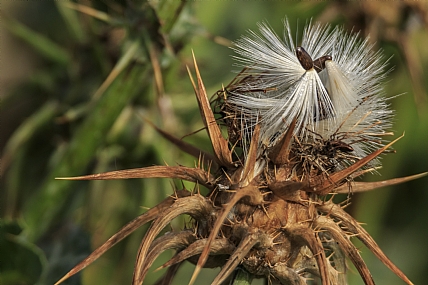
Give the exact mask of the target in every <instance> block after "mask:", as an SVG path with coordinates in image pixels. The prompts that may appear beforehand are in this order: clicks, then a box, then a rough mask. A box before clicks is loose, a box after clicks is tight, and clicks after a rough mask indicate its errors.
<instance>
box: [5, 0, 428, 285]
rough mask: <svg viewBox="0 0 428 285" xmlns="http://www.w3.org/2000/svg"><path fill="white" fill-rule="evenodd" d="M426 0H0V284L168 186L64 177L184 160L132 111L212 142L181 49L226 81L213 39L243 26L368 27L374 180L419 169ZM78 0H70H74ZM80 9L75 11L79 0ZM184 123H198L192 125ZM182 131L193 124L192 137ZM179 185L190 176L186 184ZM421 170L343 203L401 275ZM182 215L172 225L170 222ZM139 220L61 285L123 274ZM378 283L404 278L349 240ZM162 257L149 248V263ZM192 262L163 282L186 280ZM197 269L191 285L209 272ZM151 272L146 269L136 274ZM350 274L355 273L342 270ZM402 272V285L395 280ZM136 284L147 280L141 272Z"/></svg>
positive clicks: (96, 238) (425, 148)
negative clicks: (381, 141)
mask: <svg viewBox="0 0 428 285" xmlns="http://www.w3.org/2000/svg"><path fill="white" fill-rule="evenodd" d="M427 3H428V2H424V1H363V2H356V1H304V2H297V1H261V0H260V1H214V0H212V1H189V2H180V1H175V0H174V1H173V0H159V1H149V2H146V1H113V0H110V1H109V0H105V1H77V2H71V1H70V2H69V1H4V2H3V3H2V14H1V18H2V20H1V26H0V32H1V41H0V44H1V48H0V84H1V89H0V92H1V93H0V96H1V112H0V147H1V169H0V171H1V178H2V179H1V182H0V183H1V184H0V186H1V191H0V215H1V221H0V225H1V227H0V284H53V283H54V282H55V281H56V280H58V279H59V278H60V277H61V276H62V275H64V274H65V273H66V272H67V271H68V270H69V269H71V268H72V267H73V266H74V265H76V264H77V263H78V262H79V261H80V260H82V259H83V258H84V257H85V256H87V255H88V254H89V253H90V252H91V250H93V249H95V248H96V247H97V246H99V245H101V244H102V243H103V242H104V241H105V240H107V239H108V238H109V237H110V236H111V235H112V234H114V233H115V232H116V231H118V230H119V229H120V228H121V227H122V226H123V225H125V224H126V223H127V222H128V221H130V220H132V219H133V218H134V217H136V216H137V215H139V214H140V213H142V212H144V211H145V207H153V206H154V205H156V203H158V202H159V201H160V200H162V199H163V198H164V197H166V196H167V195H169V194H171V193H172V189H173V187H174V185H176V186H177V187H181V182H179V181H169V180H167V179H148V180H127V181H93V182H76V181H61V180H55V179H54V178H55V177H64V176H76V175H83V174H90V173H99V172H104V171H110V170H118V169H126V168H135V167H143V166H150V165H156V164H157V165H159V164H165V163H166V164H169V165H174V164H182V165H186V166H193V165H194V164H195V161H194V159H193V158H192V157H190V156H188V155H186V154H183V153H182V152H180V151H179V150H178V149H176V148H175V147H173V146H171V144H170V143H168V142H167V141H165V140H164V139H163V138H162V137H161V136H160V135H159V134H157V133H156V131H155V130H154V129H153V128H152V127H151V126H150V125H148V124H147V123H146V122H145V120H144V119H148V120H150V121H151V122H153V123H154V124H156V125H157V126H159V127H161V128H162V129H164V130H166V131H167V132H170V133H172V134H174V135H176V136H177V137H182V136H185V135H187V134H192V135H190V136H186V137H185V140H186V141H188V142H191V143H193V144H195V145H198V146H199V147H200V148H202V149H205V150H207V151H210V149H209V143H208V140H207V136H206V134H205V132H204V131H199V132H197V131H198V130H200V129H201V128H202V127H203V125H202V122H201V120H200V117H199V111H198V109H197V103H196V100H195V98H194V94H193V90H192V87H191V84H190V81H189V80H188V76H187V71H186V65H189V66H192V62H191V50H193V51H194V53H195V55H196V58H197V60H198V64H199V68H200V71H201V74H202V77H203V79H204V82H205V85H206V87H207V90H208V94H214V93H215V91H216V90H218V89H220V88H221V86H222V84H224V85H227V83H228V82H229V81H230V80H231V79H232V78H233V77H234V75H235V73H233V72H232V70H236V68H235V67H233V60H232V58H231V55H232V51H231V49H230V48H228V47H227V46H228V45H230V43H231V41H233V40H235V39H237V38H239V36H240V35H241V34H244V33H246V31H247V30H248V29H252V30H256V29H257V26H256V24H257V22H260V21H265V20H266V21H268V22H269V23H270V25H271V26H272V27H273V28H274V29H275V30H276V31H277V32H278V34H282V32H283V23H282V20H283V19H284V18H285V17H287V18H288V20H289V22H290V23H291V25H292V28H293V29H294V31H295V30H296V29H298V30H299V31H301V30H302V29H303V26H304V24H305V23H306V21H307V19H310V18H313V20H315V21H321V22H323V23H331V24H332V25H337V24H338V25H343V26H344V27H345V28H346V29H347V30H354V31H360V33H361V35H362V36H366V35H369V34H370V40H371V41H372V42H373V43H375V44H376V48H382V49H383V50H384V54H385V58H390V59H389V66H390V67H391V68H393V69H392V71H391V72H390V75H389V77H388V81H387V82H386V90H387V93H388V94H389V95H390V96H394V95H397V94H401V95H400V96H398V97H395V98H393V99H391V101H390V102H391V106H392V108H393V109H395V110H396V117H395V123H394V132H395V135H396V137H398V136H399V135H401V134H402V133H405V136H404V137H403V138H402V139H401V140H400V141H399V142H397V143H396V144H395V145H394V148H395V149H396V151H397V152H396V153H395V154H388V155H387V156H385V157H384V158H383V168H382V169H381V170H379V173H380V174H381V176H370V175H368V176H366V177H365V179H366V180H372V181H374V180H383V179H389V178H394V177H402V176H407V175H412V174H416V173H421V172H424V171H428V96H427V91H426V90H427V87H428V80H427V78H428V49H427V48H426V46H427V45H428V4H427ZM76 4H79V5H82V6H79V5H76ZM88 7H89V8H90V9H89V8H88ZM194 132H196V133H194ZM193 133H194V134H193ZM186 186H187V187H188V188H191V187H192V185H191V184H186ZM427 204H428V178H422V179H419V180H417V181H412V182H409V183H406V184H402V185H398V186H395V187H387V188H382V189H379V190H376V191H373V192H370V193H364V194H356V195H353V197H352V204H351V205H350V206H349V207H348V210H349V211H350V212H351V213H352V214H353V215H354V216H355V217H356V218H357V219H358V220H359V221H361V222H364V223H366V226H365V227H366V229H367V230H368V232H369V233H370V234H372V236H373V237H374V238H375V240H376V241H377V242H378V244H379V245H380V247H381V248H382V249H383V250H384V252H385V253H386V254H387V255H388V256H389V257H390V258H391V259H392V260H393V261H394V262H395V263H396V264H397V265H398V267H400V268H401V269H402V270H403V271H404V272H405V273H406V274H407V275H408V277H409V278H410V279H411V280H412V281H413V282H414V283H415V284H424V283H426V282H425V281H426V280H428V270H427V269H428V258H427V253H428V243H427V242H426V241H427V240H428V218H427V217H428V207H427ZM183 222H186V220H185V219H184V220H183V219H181V220H177V221H175V222H174V223H173V224H172V225H171V229H172V230H173V229H174V228H176V229H178V228H179V227H181V226H182V224H183ZM146 228H147V227H143V228H142V229H140V230H138V231H136V232H135V233H134V234H132V235H131V236H130V237H128V238H126V239H125V240H124V241H122V242H121V243H120V244H118V245H117V246H115V247H114V248H112V249H111V250H110V251H109V252H107V253H106V254H105V255H104V256H103V257H101V258H100V259H99V260H98V261H97V262H95V263H94V264H93V265H91V266H89V267H88V268H86V269H85V270H84V271H83V273H82V274H79V275H77V276H76V277H73V278H71V279H70V280H67V281H66V282H65V283H64V284H129V283H130V281H131V279H132V271H133V264H134V260H135V255H136V252H137V249H138V246H139V242H140V241H141V238H142V236H143V234H144V231H145V229H146ZM360 248H361V250H362V255H363V257H364V259H365V260H366V262H367V264H368V266H369V268H370V269H371V271H372V273H373V276H374V279H375V280H376V281H377V284H402V281H401V280H400V279H399V278H398V277H396V276H395V275H394V274H393V273H391V272H390V271H389V270H388V269H387V268H386V267H385V266H384V265H383V264H382V263H381V262H380V261H378V260H377V259H376V258H375V257H374V256H373V255H372V254H371V253H370V252H369V250H368V249H366V248H364V247H363V246H362V245H361V246H360ZM171 254H172V253H167V254H164V255H162V256H161V257H160V258H159V260H157V261H156V263H155V265H154V267H153V268H156V267H158V266H160V265H161V264H162V263H163V262H165V261H166V259H167V258H168V257H170V256H171ZM191 270H192V266H191V265H190V264H189V265H188V266H186V267H184V268H182V270H181V271H180V273H179V276H178V278H176V283H175V284H185V283H186V282H187V281H188V280H189V279H190V276H189V272H191ZM215 272H216V271H215V270H204V271H203V274H202V275H201V276H200V279H199V280H200V282H202V281H205V282H204V284H205V283H206V282H207V280H212V279H211V277H212V276H213V275H214V274H215ZM161 274H162V271H160V272H153V273H150V275H149V277H148V278H147V284H153V283H154V282H155V280H156V279H157V278H158V277H159V276H160V275H161ZM349 280H350V284H362V281H361V279H360V278H359V276H358V273H357V272H356V271H355V270H352V269H351V273H350V278H349ZM400 282H401V283H400ZM145 284H146V283H145Z"/></svg>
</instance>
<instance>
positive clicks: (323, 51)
mask: <svg viewBox="0 0 428 285" xmlns="http://www.w3.org/2000/svg"><path fill="white" fill-rule="evenodd" d="M258 26H259V30H260V33H256V32H253V31H249V33H248V35H247V36H243V37H241V39H239V40H237V41H236V43H235V46H234V47H233V49H234V51H235V52H236V53H237V54H238V56H235V57H234V58H235V59H236V60H237V62H238V64H237V65H238V66H239V67H242V68H244V71H243V72H242V73H241V74H240V75H239V77H240V78H241V80H238V81H237V82H238V83H237V84H236V85H234V86H233V88H232V89H231V90H230V92H229V95H228V98H227V103H228V104H229V105H230V106H232V107H233V109H234V110H235V111H236V112H237V113H238V114H240V117H241V124H242V125H243V128H242V129H243V132H244V133H243V137H244V138H249V137H251V132H252V129H253V127H254V125H255V124H256V123H259V124H261V139H260V142H261V144H263V145H265V146H267V147H269V146H271V145H272V144H274V143H275V140H276V138H278V137H279V135H280V134H281V133H283V132H284V131H285V130H287V129H288V127H289V126H290V124H291V122H292V121H293V119H295V118H296V120H297V123H296V128H295V131H294V135H296V136H297V137H298V138H299V140H301V141H307V140H313V139H314V138H315V137H321V138H322V139H324V140H335V139H340V140H341V141H342V142H344V143H346V144H348V145H349V146H350V147H351V148H352V149H353V152H354V154H355V156H356V157H357V158H362V157H364V156H365V155H367V153H368V152H370V151H372V150H373V149H375V148H378V147H379V146H381V145H382V137H383V136H384V135H386V134H388V133H386V131H385V130H386V129H388V128H389V127H390V121H391V117H392V111H391V110H389V109H388V104H387V103H386V102H385V100H386V99H385V98H384V97H382V95H384V91H383V87H382V82H383V81H384V79H385V76H386V74H387V72H385V71H384V70H385V64H386V62H387V61H386V60H384V58H383V56H382V53H381V51H378V52H375V51H373V45H372V44H370V43H369V38H366V39H360V37H359V34H358V33H354V34H347V33H346V32H345V31H344V30H343V28H337V27H336V28H332V27H330V26H329V25H322V24H319V23H315V24H312V23H311V22H310V23H309V24H307V25H306V26H305V28H304V30H303V35H302V38H301V44H300V45H299V46H297V47H296V44H295V43H294V41H293V34H292V33H291V31H290V26H289V24H288V21H287V20H285V21H284V26H285V29H284V36H283V39H281V38H280V37H279V36H278V35H277V34H276V33H275V32H274V31H273V30H272V29H271V28H270V27H269V25H268V24H267V23H261V24H259V25H258Z"/></svg>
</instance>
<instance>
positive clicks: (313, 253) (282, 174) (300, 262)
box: [57, 22, 420, 285]
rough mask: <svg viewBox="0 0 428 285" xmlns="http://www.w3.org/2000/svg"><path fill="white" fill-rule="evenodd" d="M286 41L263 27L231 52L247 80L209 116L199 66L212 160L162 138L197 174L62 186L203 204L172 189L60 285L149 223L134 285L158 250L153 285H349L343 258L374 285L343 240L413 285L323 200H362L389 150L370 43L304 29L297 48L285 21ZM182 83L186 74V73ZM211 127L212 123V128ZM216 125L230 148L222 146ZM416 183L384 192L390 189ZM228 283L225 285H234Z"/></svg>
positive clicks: (175, 171)
mask: <svg viewBox="0 0 428 285" xmlns="http://www.w3.org/2000/svg"><path fill="white" fill-rule="evenodd" d="M285 27H286V32H285V39H284V41H283V40H281V39H280V38H279V37H278V36H277V35H276V34H275V33H274V32H273V31H272V30H271V29H270V28H269V27H268V25H267V24H262V25H260V31H261V35H258V34H257V33H254V32H250V35H249V36H247V37H243V38H241V39H240V40H238V41H237V43H236V46H235V50H236V51H237V52H238V53H239V55H240V57H237V59H238V60H239V61H240V62H241V63H242V65H243V67H244V70H243V72H241V73H240V74H239V75H238V76H237V77H236V78H235V79H234V81H233V82H232V83H231V84H229V85H228V86H227V87H226V88H224V89H222V90H220V91H218V92H217V94H216V97H215V98H214V103H213V107H214V109H215V112H216V113H218V114H220V117H219V118H217V119H216V117H215V114H214V113H215V112H213V111H212V109H211V105H210V102H209V100H208V97H207V94H206V91H205V87H204V85H203V82H202V79H201V76H200V73H199V70H198V67H197V64H196V61H194V65H195V70H196V76H197V82H194V81H193V79H192V76H191V75H190V78H191V80H192V84H193V87H194V90H195V94H196V97H197V100H198V104H199V108H200V111H201V116H202V119H203V121H204V124H205V127H206V129H207V131H208V135H209V137H210V140H211V143H212V146H213V151H214V155H212V154H208V153H204V152H202V151H200V150H199V149H198V148H196V147H194V146H191V145H188V144H186V143H183V142H182V141H180V140H179V139H177V138H175V137H174V136H172V135H170V134H167V133H165V132H163V131H162V130H159V129H157V130H158V131H159V133H160V134H161V135H163V136H164V137H165V138H167V139H169V140H170V141H171V142H173V143H175V144H177V146H179V147H180V148H181V149H182V150H183V151H186V152H188V153H190V154H193V155H195V156H196V157H198V158H199V164H198V167H196V168H189V167H184V166H152V167H146V168H139V169H129V170H122V171H114V172H107V173H102V174H96V175H88V176H81V177H73V178H65V179H74V180H92V179H127V178H149V177H169V178H178V179H183V180H187V181H192V182H195V183H197V187H199V185H203V186H205V187H207V188H208V189H209V195H207V196H206V197H205V196H203V195H201V194H200V193H199V191H195V192H190V191H187V190H186V189H182V190H175V193H174V195H172V196H171V197H168V198H167V199H165V200H164V201H163V202H161V203H159V204H158V205H157V206H156V207H154V208H152V209H150V210H149V211H147V212H146V213H144V214H142V215H141V216H139V217H137V218H136V219H135V220H133V221H132V222H130V223H129V224H128V225H126V226H125V227H124V228H122V229H121V230H120V231H119V232H118V233H117V234H115V235H114V236H112V237H111V238H110V239H109V240H108V241H106V243H104V244H103V245H102V246H100V247H99V248H98V249H96V250H95V251H94V252H93V253H92V254H91V255H90V256H88V257H87V258H86V259H85V260H83V261H82V262H81V263H80V264H78V265H77V266H76V267H75V268H73V269H72V270H71V271H70V272H69V273H68V274H67V275H66V276H64V277H63V278H62V279H61V280H60V281H58V283H57V284H59V283H61V282H62V281H63V280H65V279H67V278H68V277H70V276H71V275H73V274H75V273H77V272H78V271H80V270H82V269H83V268H84V267H86V266H87V265H88V264H90V263H92V262H93V261H94V260H95V259H97V258H98V257H99V256H100V255H101V254H103V253H104V252H105V251H106V250H108V249H109V248H111V247H112V246H113V245H115V244H116V243H118V242H119V241H120V240H122V239H123V238H124V237H126V236H127V235H129V234H130V233H132V232H133V231H134V230H135V229H137V228H138V227H140V226H141V225H143V224H145V223H147V222H150V221H152V223H151V227H150V228H149V230H148V231H147V233H146V235H145V237H144V238H143V240H142V242H141V245H140V248H139V251H138V255H137V260H136V263H135V271H134V278H133V284H142V282H143V280H144V277H145V276H146V274H147V272H148V270H149V268H150V266H151V265H152V263H153V261H154V260H155V259H156V258H157V256H159V254H161V253H162V252H163V251H165V250H167V249H175V250H176V251H177V253H176V255H175V256H174V257H173V258H172V259H171V260H170V261H168V262H167V263H166V264H164V265H163V267H168V270H167V272H166V274H165V275H164V277H163V278H162V279H161V280H160V281H159V282H158V283H157V284H170V283H171V282H172V279H173V277H174V275H175V273H176V271H177V269H178V267H179V266H180V265H181V264H182V263H183V262H184V261H186V260H187V261H190V262H192V263H194V264H196V269H195V272H194V274H193V276H192V278H191V279H190V283H194V282H195V278H196V276H197V275H198V273H199V271H200V270H201V268H204V267H208V268H212V267H221V271H220V273H219V274H218V275H217V276H216V277H215V279H214V280H213V281H212V284H227V283H226V282H229V280H232V281H233V279H234V278H235V277H234V275H233V274H232V273H233V272H234V271H235V270H236V269H237V268H240V269H241V270H245V271H246V272H248V273H249V274H250V275H252V276H254V277H256V278H264V279H266V280H268V282H270V283H269V284H307V282H311V281H310V280H314V279H319V280H320V281H321V283H322V284H323V285H329V284H347V281H346V271H347V266H346V263H345V261H346V259H347V258H348V259H349V260H350V261H351V262H352V263H353V264H354V265H355V267H356V268H357V270H358V272H359V274H360V275H361V277H362V279H363V281H364V282H365V284H374V281H373V278H372V276H371V274H370V271H369V269H368V268H367V266H366V264H365V263H364V261H363V259H362V258H361V256H360V254H359V250H358V249H357V248H356V247H355V246H354V245H353V244H352V242H351V241H350V238H351V237H356V238H358V239H360V240H361V241H362V242H363V244H364V245H366V246H367V247H368V248H369V249H370V250H371V251H372V252H373V253H374V254H375V255H376V256H377V257H378V258H379V259H380V260H381V261H382V262H383V263H384V264H385V265H386V266H387V267H388V268H389V269H391V270H392V271H393V272H394V273H395V274H397V275H398V276H399V277H400V278H401V279H403V280H404V281H405V282H406V283H407V284H412V283H411V281H410V280H409V279H408V278H407V277H406V276H405V275H404V274H403V273H402V272H401V271H400V270H399V269H398V268H397V267H396V266H395V265H394V264H393V263H392V262H391V261H390V260H389V259H388V258H387V257H386V256H385V254H384V253H383V252H382V251H381V250H380V248H379V247H378V245H377V244H376V242H375V241H374V240H373V239H372V238H371V236H370V235H369V234H368V233H367V232H366V231H365V230H364V229H363V228H362V227H361V225H360V224H359V223H358V222H357V221H356V220H355V219H353V218H352V217H351V216H350V215H349V214H348V213H346V212H345V211H344V210H343V208H342V206H341V205H337V204H335V203H333V201H332V199H331V198H329V197H330V196H326V195H328V194H337V193H347V194H349V193H350V192H360V191H367V190H371V189H374V188H376V187H379V186H380V183H364V182H354V181H353V179H354V178H355V177H357V176H360V175H362V174H363V173H365V172H367V171H373V170H374V168H373V167H374V166H376V165H378V164H379V162H376V163H375V164H374V165H370V163H371V162H372V161H373V160H376V158H377V157H378V156H379V155H380V154H381V153H382V152H384V151H386V150H387V149H388V148H390V146H391V145H392V144H393V143H394V142H395V141H394V142H392V143H389V144H383V140H382V139H381V138H382V137H383V136H385V135H388V134H390V133H388V132H386V131H385V128H386V127H388V126H389V119H390V116H391V111H390V110H388V109H387V104H386V103H385V101H384V99H382V98H381V97H379V95H382V87H381V81H382V79H383V78H384V73H383V71H382V69H383V67H384V63H383V62H382V60H381V55H380V53H375V52H372V51H371V49H372V46H371V45H369V43H368V40H367V39H366V40H362V41H361V40H359V38H358V35H347V34H346V33H345V32H344V31H343V29H339V28H336V29H330V27H329V26H322V25H320V24H314V25H312V24H311V23H310V24H309V25H307V27H306V28H305V30H304V34H303V38H302V43H301V46H299V47H297V48H295V46H294V43H293V40H292V35H291V32H290V28H289V25H288V23H287V22H285ZM189 74H190V72H189ZM216 122H219V124H217V123H216ZM219 125H225V126H226V128H227V130H228V133H229V137H228V138H227V139H226V138H224V137H223V136H222V133H221V131H220V127H219ZM419 176H420V175H416V176H412V177H406V178H400V179H393V180H389V181H382V182H381V183H382V185H392V184H396V183H401V182H404V181H408V180H410V179H414V178H417V177H419ZM184 214H186V215H190V216H191V217H192V221H193V223H192V226H191V227H190V228H189V227H187V228H186V229H184V230H182V231H179V232H168V233H166V234H164V235H161V236H158V235H159V233H160V232H161V231H162V230H163V229H164V228H165V227H166V226H167V225H168V224H169V223H170V222H171V220H173V219H174V218H176V217H177V216H180V215H184ZM231 284H232V283H231Z"/></svg>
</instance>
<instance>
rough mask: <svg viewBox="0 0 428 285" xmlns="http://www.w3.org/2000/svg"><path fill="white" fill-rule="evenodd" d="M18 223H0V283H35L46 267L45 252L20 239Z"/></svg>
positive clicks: (9, 284)
mask: <svg viewBox="0 0 428 285" xmlns="http://www.w3.org/2000/svg"><path fill="white" fill-rule="evenodd" d="M20 231H21V229H20V227H19V226H18V225H17V224H16V223H5V222H4V221H2V222H1V223H0V249H1V254H0V284H2V285H15V284H22V285H26V284H28V285H31V284H35V283H36V282H37V280H39V278H40V277H41V275H42V271H43V268H44V267H46V258H45V256H44V254H43V252H42V251H41V250H40V249H39V248H38V247H37V246H35V245H34V244H31V243H28V242H27V241H25V240H23V239H20V238H19V236H18V234H19V232H20Z"/></svg>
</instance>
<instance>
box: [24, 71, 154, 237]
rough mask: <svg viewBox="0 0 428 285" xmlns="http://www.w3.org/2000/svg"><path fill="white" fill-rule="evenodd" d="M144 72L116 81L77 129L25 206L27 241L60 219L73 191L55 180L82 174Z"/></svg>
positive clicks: (138, 88) (132, 94) (140, 83)
mask: <svg viewBox="0 0 428 285" xmlns="http://www.w3.org/2000/svg"><path fill="white" fill-rule="evenodd" d="M147 71H148V68H144V67H134V68H133V69H132V70H131V71H130V72H129V74H123V75H122V76H120V77H119V78H118V79H117V80H115V81H114V83H113V84H112V86H110V88H109V89H108V90H107V92H106V93H105V94H104V96H103V97H101V98H100V100H99V101H98V102H97V104H96V105H95V106H94V107H93V109H92V110H91V111H90V112H89V115H88V117H87V118H86V119H85V121H84V122H83V123H82V124H81V125H80V127H79V128H78V129H77V130H76V133H75V134H74V136H73V138H72V140H71V141H70V143H69V146H68V149H67V150H66V151H65V154H64V156H63V157H62V159H61V161H60V162H59V164H58V165H57V166H56V168H55V169H53V170H52V171H51V173H50V175H48V176H47V177H46V179H45V182H44V183H43V185H42V187H41V188H40V189H39V191H38V192H37V193H36V195H35V196H34V197H33V198H32V199H31V200H30V201H29V203H28V207H26V211H25V213H24V217H25V220H26V222H27V223H28V227H27V230H28V231H27V234H28V236H29V239H30V240H35V239H37V237H39V236H40V235H41V234H42V233H43V232H45V231H46V230H47V229H48V228H49V226H51V225H52V223H53V222H54V221H55V220H56V219H60V214H61V213H62V212H63V210H64V207H65V206H66V205H67V200H68V198H67V197H69V195H70V194H71V193H72V192H73V190H74V189H73V188H72V187H73V186H72V185H71V184H70V183H69V182H66V181H55V180H54V178H55V177H59V176H69V175H79V174H82V172H83V171H84V170H85V169H86V167H87V165H88V164H89V163H90V162H91V160H92V159H93V158H94V156H95V152H96V151H97V149H98V148H99V147H100V146H101V145H102V144H103V143H104V139H105V137H106V136H107V134H108V132H109V131H110V129H111V127H112V125H113V123H114V122H115V120H116V118H117V116H118V115H119V114H120V112H121V111H122V110H123V108H124V107H125V106H126V105H127V104H128V103H129V100H130V99H131V98H133V97H135V96H137V95H138V94H139V92H138V91H139V90H140V87H141V86H142V84H144V82H145V83H146V84H147V80H146V81H145V80H144V78H146V75H147ZM65 208H66V207H65Z"/></svg>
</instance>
